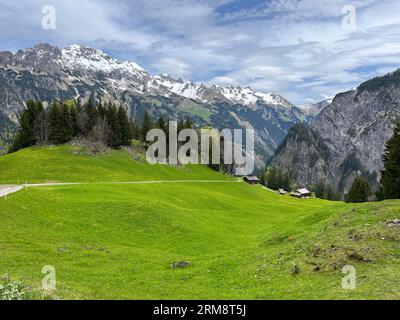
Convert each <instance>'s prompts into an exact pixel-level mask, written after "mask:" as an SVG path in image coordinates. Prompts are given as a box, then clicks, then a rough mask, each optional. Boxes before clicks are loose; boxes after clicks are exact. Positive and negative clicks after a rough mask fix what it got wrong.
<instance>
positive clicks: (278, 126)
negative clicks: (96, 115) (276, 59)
mask: <svg viewBox="0 0 400 320" xmlns="http://www.w3.org/2000/svg"><path fill="white" fill-rule="evenodd" d="M90 95H93V96H94V98H95V99H97V100H102V101H105V102H108V101H112V102H117V103H119V104H123V105H124V106H126V108H127V109H128V112H129V114H130V116H131V117H132V118H141V117H142V116H143V114H144V111H145V110H148V111H149V112H150V113H151V114H152V115H153V116H154V117H158V116H159V115H160V114H162V115H165V116H166V117H169V118H172V119H177V118H179V117H186V116H187V115H189V116H191V117H192V118H193V119H194V121H195V123H196V124H197V125H199V126H203V125H212V126H214V127H216V128H232V129H235V128H254V129H255V132H256V154H257V159H256V163H257V165H258V168H261V167H262V166H263V165H264V164H265V162H266V160H267V159H268V158H269V157H270V156H271V155H272V154H273V152H274V151H275V149H276V148H277V147H278V146H279V144H280V143H281V142H282V141H283V139H284V138H285V136H286V134H287V133H288V131H289V129H290V128H291V127H292V126H293V125H294V124H296V123H301V122H311V121H312V119H313V118H314V117H315V116H316V114H318V112H319V111H320V109H319V108H318V107H315V108H313V107H310V106H308V107H302V108H298V107H296V106H295V105H293V104H291V103H290V102H289V101H287V100H286V99H285V98H283V97H282V96H280V95H279V94H276V93H263V92H256V91H254V90H252V89H251V88H248V87H247V88H242V87H221V86H216V85H213V86H206V85H204V84H197V83H193V82H190V81H184V80H182V79H174V78H173V77H171V76H169V75H167V74H162V75H156V76H152V75H150V74H149V73H148V72H146V71H145V70H144V69H143V68H142V67H140V66H139V65H137V64H136V63H133V62H126V61H119V60H116V59H114V58H112V57H110V56H108V55H107V54H105V53H103V52H102V51H100V50H97V49H93V48H89V47H85V46H79V45H72V46H69V47H67V48H65V49H62V50H60V49H59V48H57V47H54V46H51V45H49V44H38V45H36V46H35V47H34V48H29V49H26V50H19V51H18V52H17V53H16V54H12V53H11V52H1V53H0V143H1V141H2V142H3V143H4V142H9V141H10V139H12V133H13V130H14V131H15V124H16V122H17V117H18V114H19V113H20V112H21V110H23V108H24V102H25V101H26V100H27V99H29V98H33V99H37V100H41V101H45V102H47V103H50V102H51V101H52V100H53V99H57V100H66V99H72V98H78V97H81V98H82V99H83V100H85V99H88V97H89V96H90Z"/></svg>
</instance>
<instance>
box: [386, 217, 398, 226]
mask: <svg viewBox="0 0 400 320" xmlns="http://www.w3.org/2000/svg"><path fill="white" fill-rule="evenodd" d="M386 224H387V225H388V226H389V227H397V226H400V219H393V220H390V221H388V222H386Z"/></svg>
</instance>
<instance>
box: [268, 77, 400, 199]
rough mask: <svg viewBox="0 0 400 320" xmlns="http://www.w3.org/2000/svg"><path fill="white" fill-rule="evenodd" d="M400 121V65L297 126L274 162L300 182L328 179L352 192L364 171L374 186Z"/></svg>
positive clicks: (273, 164) (338, 97)
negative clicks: (308, 122)
mask: <svg viewBox="0 0 400 320" xmlns="http://www.w3.org/2000/svg"><path fill="white" fill-rule="evenodd" d="M399 120H400V70H398V71H396V72H393V73H391V74H388V75H386V76H384V77H379V78H375V79H372V80H370V81H367V82H365V83H363V84H362V85H361V86H359V87H358V88H357V89H356V90H352V91H348V92H345V93H340V94H338V95H336V96H335V98H334V99H333V101H332V103H331V104H330V105H328V106H326V107H325V108H324V109H323V110H322V111H321V112H320V113H319V115H318V116H317V117H316V118H315V120H314V122H313V123H312V125H311V126H306V125H302V126H300V127H299V126H296V127H294V128H293V129H292V130H291V131H290V132H289V134H288V136H287V138H286V139H285V140H284V142H283V144H282V145H281V146H280V147H279V148H278V150H277V151H276V153H275V155H274V157H273V159H272V160H271V161H270V164H271V165H272V166H274V167H277V168H279V169H281V170H283V171H289V172H291V175H292V177H293V178H294V179H296V180H297V181H298V182H299V183H300V184H304V185H313V184H315V183H317V182H318V181H319V180H322V181H326V182H327V183H330V184H332V185H334V186H336V187H337V188H338V189H339V190H342V191H345V192H346V191H348V189H349V186H350V185H351V183H352V181H353V179H354V177H355V176H356V175H360V174H361V175H363V176H365V177H366V178H368V180H369V181H370V183H371V184H372V185H373V186H374V187H376V186H377V183H378V179H379V174H380V171H381V170H382V167H383V164H382V159H381V158H382V153H383V150H384V146H385V143H386V141H387V140H388V139H389V138H390V137H391V136H392V134H393V128H394V124H395V123H396V121H399Z"/></svg>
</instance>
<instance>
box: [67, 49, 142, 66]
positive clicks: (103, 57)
mask: <svg viewBox="0 0 400 320" xmlns="http://www.w3.org/2000/svg"><path fill="white" fill-rule="evenodd" d="M62 55H63V60H64V62H65V64H66V65H67V66H69V67H72V68H83V69H86V70H92V71H102V72H106V73H110V72H112V71H115V70H119V71H127V72H130V73H137V72H144V69H143V68H142V67H140V66H139V65H138V64H136V63H134V62H125V61H124V62H122V61H119V60H116V59H114V58H112V57H110V56H109V55H107V54H106V53H104V52H103V51H101V50H98V49H94V48H91V47H87V46H82V45H76V44H73V45H71V46H68V47H66V48H64V49H63V50H62Z"/></svg>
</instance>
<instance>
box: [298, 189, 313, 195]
mask: <svg viewBox="0 0 400 320" xmlns="http://www.w3.org/2000/svg"><path fill="white" fill-rule="evenodd" d="M297 192H298V193H300V194H308V193H310V191H308V190H307V189H306V188H301V189H299V190H297Z"/></svg>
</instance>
